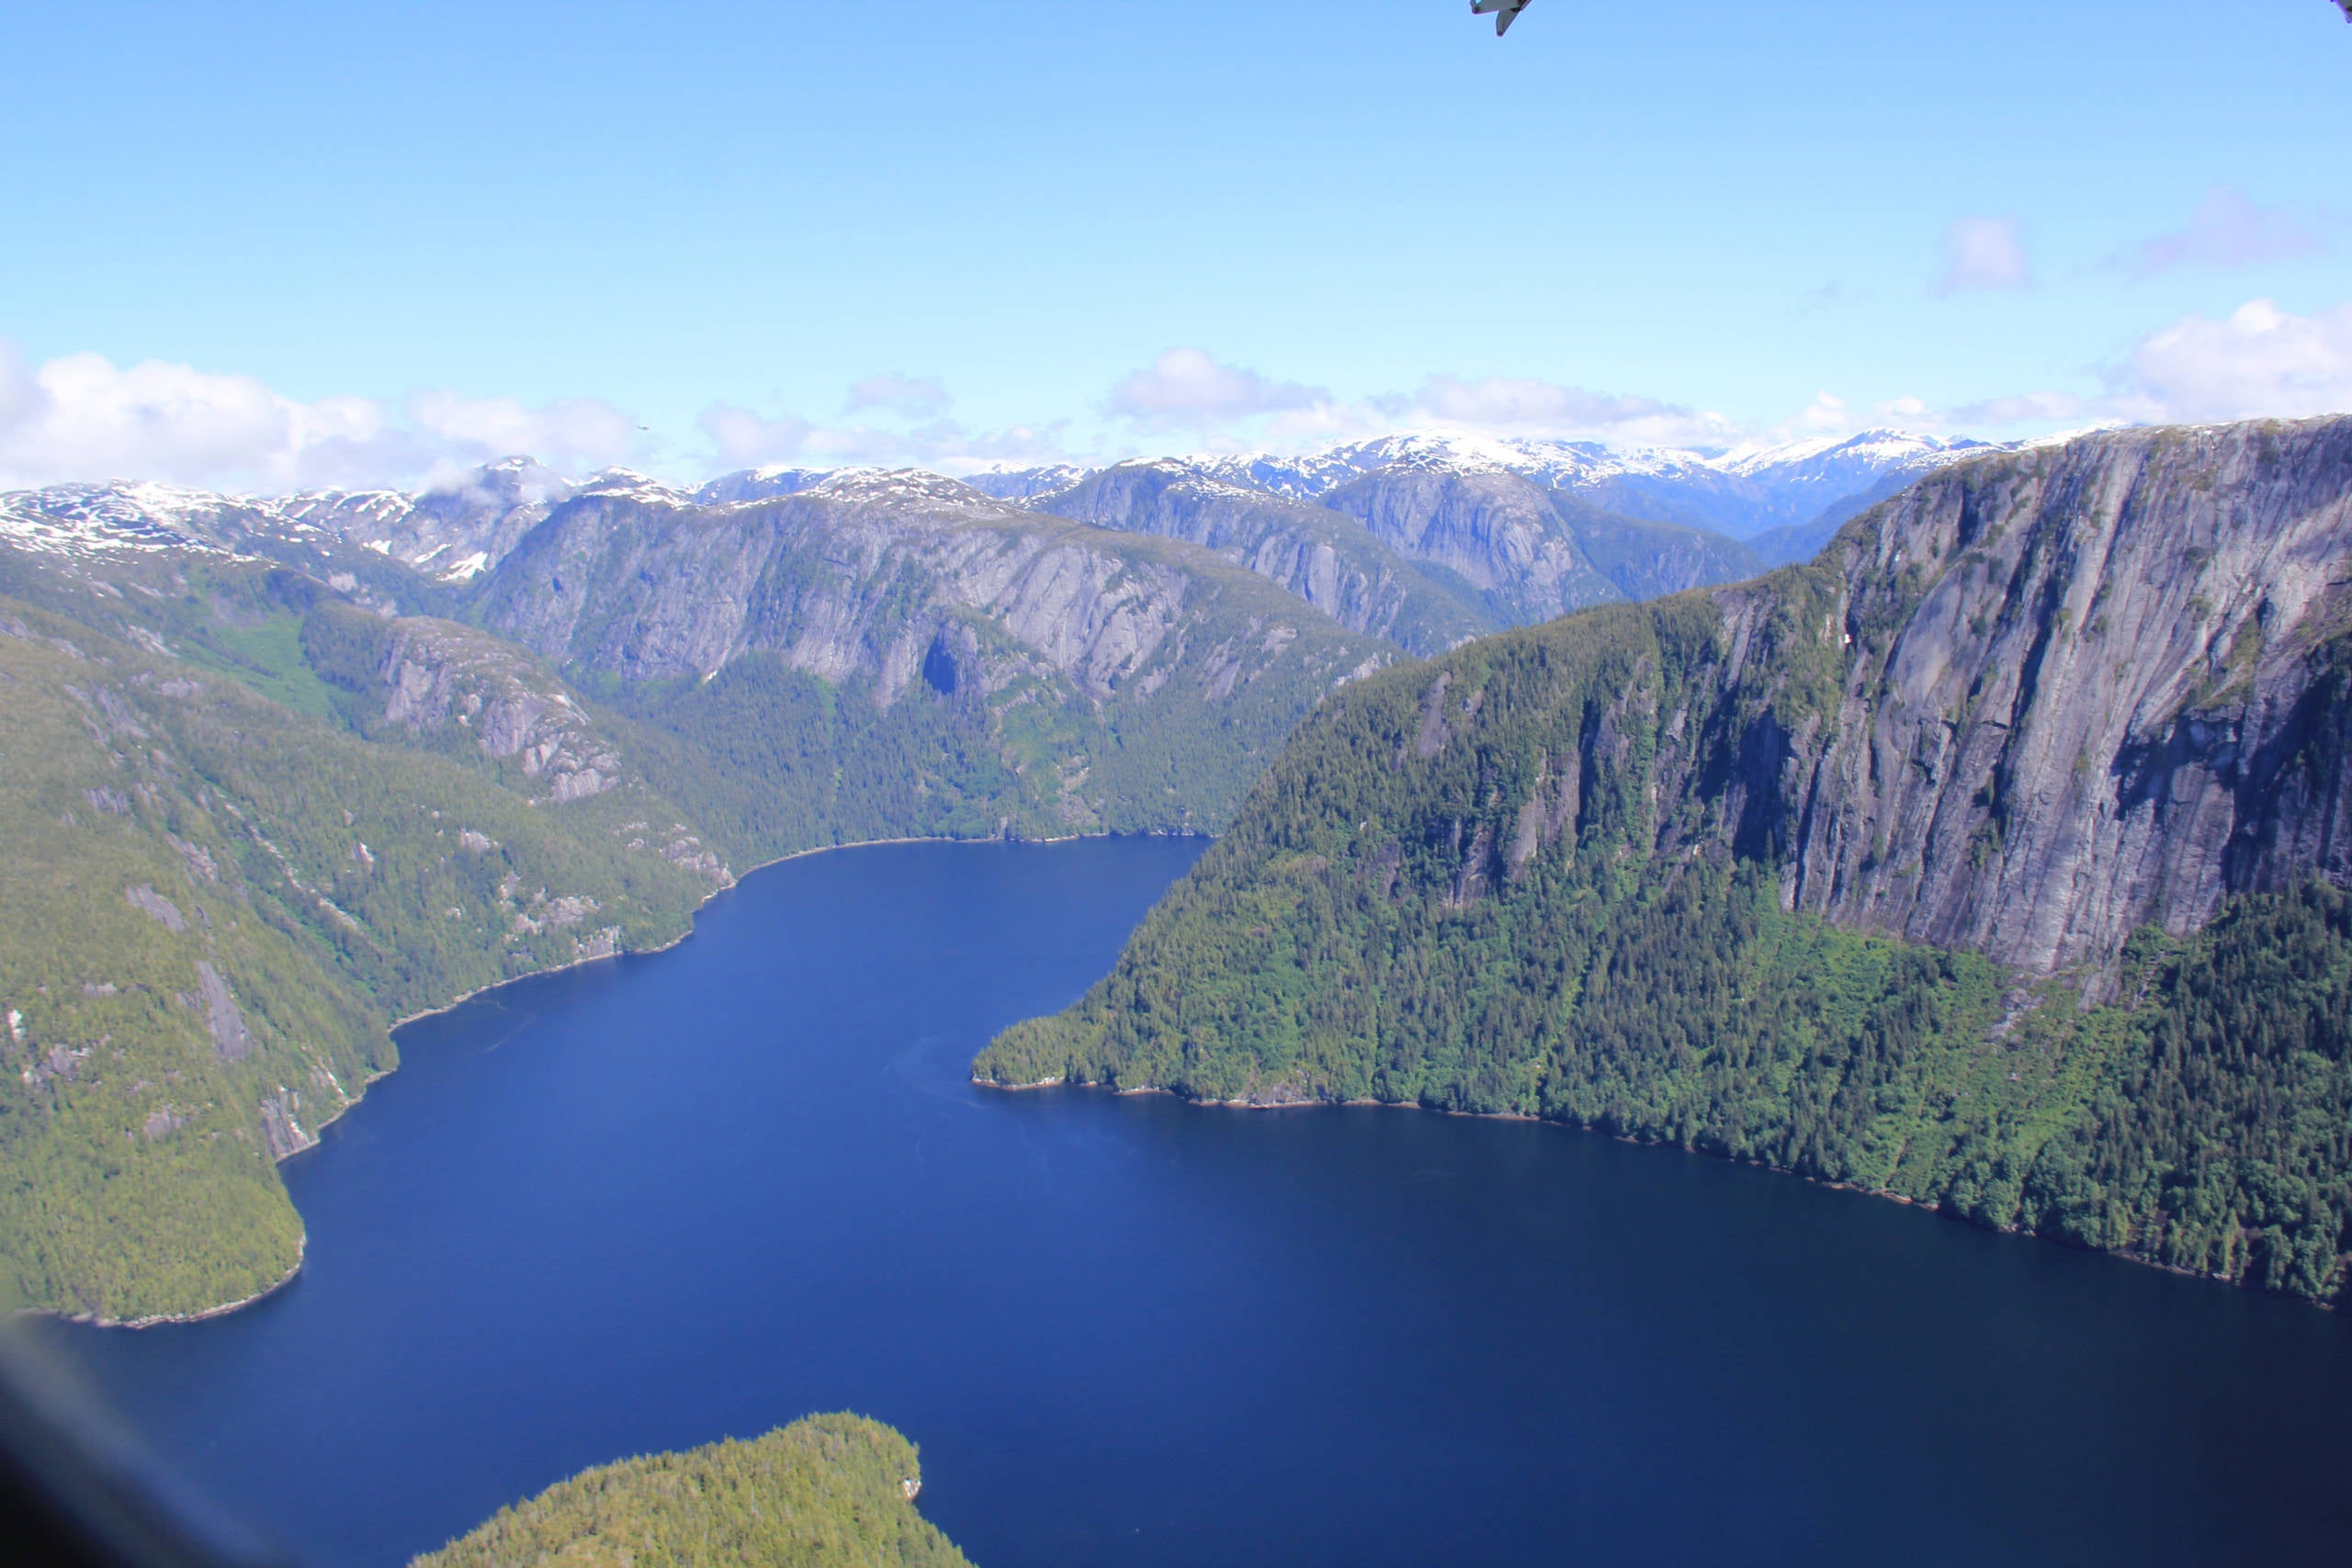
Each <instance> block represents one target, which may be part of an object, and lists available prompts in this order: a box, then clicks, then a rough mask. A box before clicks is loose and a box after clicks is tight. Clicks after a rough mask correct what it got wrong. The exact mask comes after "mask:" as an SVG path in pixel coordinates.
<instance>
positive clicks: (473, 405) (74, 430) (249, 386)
mask: <svg viewBox="0 0 2352 1568" xmlns="http://www.w3.org/2000/svg"><path fill="white" fill-rule="evenodd" d="M637 436H638V430H637V426H636V424H635V423H634V422H633V421H631V420H630V419H629V417H628V415H627V414H624V413H622V412H620V411H619V410H618V409H616V408H614V407H613V406H612V405H611V404H609V403H605V402H603V401H600V400H596V399H594V398H562V399H558V400H554V401H552V402H547V403H538V404H527V403H525V402H523V401H521V400H518V399H514V398H467V397H462V396H460V395H458V393H455V392H450V391H424V392H417V393H414V394H412V395H411V396H409V397H408V398H406V399H404V400H400V401H399V402H397V403H394V402H387V401H384V400H379V399H373V398H360V397H337V398H322V399H320V400H316V401H313V402H303V401H301V400H297V399H293V398H288V397H286V396H284V395H283V394H281V393H278V392H277V391H274V390H272V389H270V388H268V387H266V386H265V385H263V384H262V383H261V382H260V381H258V380H256V379H255V378H253V377H251V376H240V375H223V374H220V373H217V372H212V371H205V370H198V369H197V368H196V367H193V366H187V365H175V364H171V363H168V362H165V361H163V360H154V359H150V360H142V361H141V362H140V363H138V364H136V365H131V366H118V365H116V364H114V363H113V362H112V361H111V360H108V359H107V358H106V357H105V356H104V355H96V354H69V355H62V357H60V358H56V359H52V360H50V361H48V362H47V363H46V364H43V365H41V366H40V367H38V368H35V367H28V365H27V364H26V363H25V361H24V359H23V357H22V356H21V355H18V354H17V353H16V352H15V351H14V350H13V349H8V348H6V346H5V345H0V485H9V486H19V485H38V484H51V483H56V482H59V481H62V480H68V479H118V478H119V479H161V480H164V481H167V482H172V483H178V484H187V485H206V486H223V487H230V488H251V489H258V490H265V491H285V490H294V489H302V488H312V487H321V486H330V485H344V486H360V485H374V484H414V483H426V482H433V481H435V480H438V479H446V478H447V477H449V476H451V475H453V474H456V473H458V472H461V471H463V470H464V469H466V468H471V467H473V466H475V465H477V464H480V463H484V462H489V461H492V460H494V459H496V458H498V457H505V456H507V455H508V454H510V453H516V452H529V453H532V454H535V455H536V456H537V457H540V458H541V459H543V460H544V461H546V462H547V463H548V464H549V465H550V466H551V467H554V468H562V469H566V470H568V471H571V472H582V471H585V470H588V469H592V468H604V467H607V466H609V465H611V464H613V463H616V462H619V461H621V460H623V459H624V458H626V457H629V456H631V455H632V454H633V453H634V452H635V451H636V450H637V448H638V446H639V443H638V440H637Z"/></svg>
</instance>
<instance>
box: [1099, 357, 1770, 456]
mask: <svg viewBox="0 0 2352 1568" xmlns="http://www.w3.org/2000/svg"><path fill="white" fill-rule="evenodd" d="M1107 406H1108V408H1109V410H1110V412H1113V413H1114V414H1117V415H1120V416H1123V417H1124V418H1125V419H1126V420H1127V421H1128V422H1130V423H1131V424H1132V425H1133V426H1135V427H1136V429H1138V430H1140V431H1144V432H1148V433H1154V434H1158V433H1165V432H1168V431H1171V430H1185V431H1193V432H1197V433H1199V434H1201V435H1203V436H1204V437H1205V438H1206V439H1207V441H1208V444H1209V445H1210V446H1212V447H1216V448H1223V447H1238V446H1246V445H1250V444H1253V443H1267V444H1272V445H1275V446H1299V445H1305V444H1312V443H1321V442H1329V441H1337V440H1344V439H1348V438H1351V437H1361V436H1368V435H1380V434H1388V433H1389V432H1392V431H1397V430H1408V429H1410V430H1428V429H1439V430H1442V429H1455V430H1464V431H1475V432H1482V433H1487V434H1511V435H1532V436H1544V437H1552V438H1556V439H1606V440H1612V441H1623V442H1640V443H1655V444H1662V445H1670V444H1677V443H1700V444H1705V443H1710V442H1723V441H1725V440H1728V439H1731V438H1733V437H1734V436H1735V435H1736V431H1735V430H1734V429H1733V427H1732V425H1731V423H1730V422H1729V421H1727V420H1725V419H1724V418H1722V417H1721V416H1720V415H1717V414H1713V413H1705V412H1699V411H1696V410H1693V409H1690V408H1687V407H1684V406H1683V405H1681V404H1679V403H1668V402H1662V401H1660V400H1657V399H1656V398H1645V397H1640V396H1634V395H1630V394H1625V393H1616V392H1595V391H1591V390H1589V389H1585V388H1582V387H1571V386H1566V385H1564V384H1562V383H1559V382H1555V381H1545V380H1539V379H1537V378H1532V377H1521V376H1486V377H1478V378H1465V377H1460V376H1451V375H1433V376H1430V377H1427V378H1424V379H1423V380H1422V382H1421V384H1420V385H1419V387H1417V388H1415V389H1412V390H1410V391H1402V392H1387V393H1380V394H1376V395H1374V396H1372V397H1367V398H1363V399H1361V400H1342V399H1340V398H1337V397H1334V396H1333V395H1332V394H1331V393H1330V392H1329V391H1326V390H1325V389H1322V388H1319V387H1310V386H1306V385H1305V384H1303V383H1301V382H1296V381H1276V380H1274V379H1273V378H1271V377H1268V376H1265V375H1263V374H1261V373H1260V372H1258V371H1256V370H1251V369H1248V368H1246V367H1240V366H1234V365H1227V364H1223V363H1220V362H1219V361H1218V360H1217V359H1216V358H1215V357H1214V356H1212V355H1209V354H1208V353H1207V352H1206V351H1204V350H1202V349H1196V348H1178V349H1170V350H1169V351H1168V352H1167V353H1165V354H1162V355H1160V356H1159V358H1158V359H1156V360H1154V361H1153V362H1152V363H1151V365H1149V366H1148V367H1146V368H1144V369H1141V370H1136V371H1134V372H1132V373H1131V374H1129V375H1128V376H1127V377H1126V378H1125V379H1124V380H1122V381H1121V382H1120V383H1119V384H1118V385H1117V386H1116V387H1114V388H1113V389H1112V390H1111V394H1110V397H1109V400H1108V403H1107Z"/></svg>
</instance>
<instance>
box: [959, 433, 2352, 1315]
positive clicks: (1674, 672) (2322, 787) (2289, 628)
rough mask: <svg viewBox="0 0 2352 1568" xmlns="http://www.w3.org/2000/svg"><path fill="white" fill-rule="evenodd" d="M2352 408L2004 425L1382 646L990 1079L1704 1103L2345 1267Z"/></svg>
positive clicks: (2115, 1239)
mask: <svg viewBox="0 0 2352 1568" xmlns="http://www.w3.org/2000/svg"><path fill="white" fill-rule="evenodd" d="M2347 580H2352V420H2343V419H2337V420H2322V421H2312V422H2306V423H2299V424H2280V423H2258V424H2248V425H2239V426H2229V427H2219V428H2211V429H2198V430H2164V431H2131V432H2121V433H2116V434H2105V435H2098V436H2093V437H2087V438H2084V439H2081V440H2078V441H2075V442H2074V443H2071V444H2069V445H2066V446H2062V447H2053V448H2049V449H2045V450H2039V451H2028V452H2022V453H2016V454H2005V455H2000V456H1994V457H1978V458H1974V459H1971V460H1968V461H1964V462H1962V463H1959V464H1956V465H1954V466H1951V467H1950V468H1945V469H1943V470H1942V471H1940V472H1939V473H1937V474H1935V475H1933V476H1931V477H1930V478H1929V479H1926V480H1924V481H1922V482H1921V483H1920V484H1919V485H1917V486H1916V487H1915V488H1914V489H1912V490H1911V491H1907V492H1905V494H1904V495H1903V496H1901V497H1899V498H1897V499H1896V500H1894V501H1892V502H1887V503H1885V504H1883V505H1882V506H1880V507H1879V508H1877V509H1875V510H1874V511H1872V512H1871V513H1868V514H1866V515H1865V516H1864V517H1862V518H1860V519H1858V520H1856V521H1855V522H1854V523H1853V524H1851V525H1849V526H1848V527H1847V528H1846V529H1845V531H1844V532H1843V533H1842V534H1841V535H1840V536H1838V540H1837V541H1836V543H1835V544H1834V545H1833V547H1831V548H1830V549H1828V550H1827V551H1826V552H1825V553H1824V554H1823V555H1822V556H1821V557H1820V558H1818V559H1817V560H1816V561H1815V562H1814V563H1813V564H1811V565H1810V566H1806V567H1795V568H1787V569H1783V570H1780V571H1778V572H1775V573H1773V574H1771V575H1770V576H1768V577H1765V578H1762V579H1759V580H1758V581H1754V582H1750V583H1747V584H1742V585H1740V586H1737V587H1735V588H1729V589H1721V590H1716V591H1713V592H1695V593H1686V594H1682V595H1679V596H1677V597H1675V598H1672V599H1668V600H1665V601H1661V602H1659V603H1657V604H1649V605H1643V606H1620V607H1610V608H1604V609H1600V610H1595V611H1590V612H1588V613H1586V614H1584V615H1576V616H1571V617H1569V618H1566V619H1565V620H1560V621H1556V622H1553V623H1551V624H1549V625H1545V626H1538V627H1533V628H1530V629H1527V630H1523V631H1517V632H1511V633H1506V634H1503V635H1500V636H1498V637H1489V638H1487V639H1485V640H1483V641H1480V642H1477V643H1474V644H1471V645H1468V646H1466V647H1464V648H1463V649H1458V650H1456V651H1454V652H1453V653H1452V654H1449V655H1447V656H1445V657H1444V658H1442V659H1440V660H1435V661H1432V662H1430V663H1428V664H1420V665H1412V666H1406V667H1402V668H1399V669H1397V670H1393V671H1387V672H1385V673H1384V674H1382V675H1381V676H1379V677H1377V678H1375V679H1374V680H1371V681H1367V682H1363V683H1361V684H1359V685H1356V686H1352V687H1351V688H1349V689H1348V690H1347V691H1346V692H1345V693H1343V694H1341V695H1340V696H1339V697H1337V698H1335V699H1334V700H1333V701H1332V702H1330V703H1329V704H1328V705H1326V706H1325V707H1324V709H1323V710H1322V711H1320V712H1319V713H1317V715H1316V716H1314V717H1313V718H1312V719H1310V720H1309V721H1308V722H1307V723H1306V725H1305V726H1303V727H1302V728H1301V730H1300V732H1299V734H1298V736H1297V737H1296V738H1295V739H1294V741H1293V743H1292V745H1291V746H1290V747H1289V748H1288V750H1286V751H1285V752H1284V754H1283V758H1282V759H1281V761H1279V762H1277V763H1276V765H1275V766H1274V767H1273V768H1272V770H1271V771H1270V772H1269V773H1268V774H1267V775H1266V776H1265V777H1264V778H1263V779H1262V780H1261V782H1260V784H1259V785H1258V787H1257V789H1256V790H1255V791H1254V792H1253V794H1252V795H1251V796H1250V802H1249V804H1248V806H1247V807H1246V808H1245V809H1244V811H1243V812H1242V813H1241V815H1240V817H1239V818H1238V819H1237V821H1236V823H1235V826H1234V829H1233V830H1232V832H1231V833H1229V834H1228V835H1227V837H1226V838H1225V839H1224V840H1223V841H1221V842H1220V843H1219V844H1218V845H1216V848H1214V849H1213V850H1212V851H1211V852H1209V853H1208V854H1207V855H1206V856H1204V858H1203V859H1202V861H1201V862H1200V863H1199V864H1198V866H1197V867H1196V868H1195V870H1194V871H1193V874H1192V875H1191V876H1190V877H1189V878H1188V879H1187V880H1186V881H1185V882H1183V883H1182V884H1180V885H1179V886H1178V887H1177V888H1176V889H1175V890H1174V891H1173V892H1171V893H1170V896H1169V897H1167V898H1166V899H1165V900H1164V901H1163V902H1162V903H1161V905H1160V906H1159V908H1157V909H1155V910H1154V912H1153V913H1152V915H1151V916H1150V917H1149V919H1147V921H1146V922H1145V924H1144V926H1143V928H1142V929H1141V930H1140V931H1138V932H1137V934H1136V938H1135V940H1134V941H1133V942H1132V943H1131V944H1130V946H1129V948H1128V951H1127V953H1125V956H1124V957H1123V958H1122V960H1121V962H1120V964H1119V965H1118V968H1117V969H1116V971H1115V972H1114V974H1113V975H1112V976H1109V977H1108V978H1107V979H1105V980H1104V981H1103V983H1102V984H1101V985H1099V986H1097V987H1095V988H1094V989H1093V990H1092V991H1091V992H1090V993H1089V994H1088V995H1087V996H1086V998H1083V999H1082V1000H1081V1001H1080V1003H1079V1004H1077V1005H1076V1006H1075V1007H1073V1008H1072V1009H1070V1010H1069V1011H1067V1012H1065V1013H1063V1014H1060V1015H1058V1016H1057V1017H1055V1018H1051V1019H1046V1020H1039V1021H1032V1022H1030V1023H1026V1024H1023V1025H1020V1026H1018V1027H1016V1028H1015V1029H1013V1030H1011V1031H1009V1032H1007V1033H1006V1034H1005V1035H1003V1036H1002V1037H1001V1038H1000V1039H999V1040H998V1041H997V1042H995V1043H993V1044H992V1045H991V1046H990V1047H989V1050H988V1051H987V1052H985V1053H984V1054H983V1055H982V1056H981V1057H980V1059H979V1061H978V1063H977V1064H976V1076H978V1077H981V1078H983V1079H986V1080H990V1081H997V1082H1002V1083H1008V1084H1025V1083H1035V1082H1040V1081H1053V1080H1061V1079H1069V1080H1078V1081H1088V1082H1100V1083H1107V1084H1112V1085H1115V1086H1118V1087H1121V1088H1141V1087H1159V1088H1166V1089H1174V1090H1176V1091H1178V1092H1180V1093H1185V1094H1190V1095H1194V1096H1198V1097H1202V1098H1206V1099H1216V1100H1227V1099H1233V1100H1250V1101H1254V1102H1282V1101H1289V1100H1312V1099H1321V1098H1338V1099H1353V1098H1367V1097H1368V1098H1375V1099H1382V1100H1406V1101H1413V1102H1419V1103H1422V1104H1426V1105H1430V1106H1440V1107H1446V1108H1452V1109H1461V1110H1469V1111H1519V1112H1526V1113H1532V1114H1538V1115H1544V1116H1548V1117H1554V1118H1557V1119H1560V1120H1564V1121H1569V1122H1578V1123H1582V1124H1587V1125H1592V1126H1597V1127H1601V1128H1605V1129H1608V1130H1611V1131H1614V1132H1619V1133H1623V1134H1630V1135H1634V1136H1638V1137H1644V1138H1655V1139H1670V1140H1673V1141H1676V1142H1679V1143H1682V1144H1686V1145H1692V1146H1697V1147H1702V1148H1707V1149H1711V1150H1714V1151H1717V1152H1721V1153H1724V1154H1728V1155H1732V1156H1737V1157H1742V1158H1749V1159H1756V1160H1760V1161H1764V1162H1767V1163H1770V1164H1773V1165H1776V1166H1780V1167H1782V1168H1789V1169H1793V1170H1798V1171H1803V1172H1805V1173H1807V1174H1810V1175H1815V1176H1819V1177H1823V1178H1826V1179H1835V1180H1840V1181H1849V1182H1853V1183H1857V1184H1860V1185H1863V1186H1866V1187H1870V1188H1872V1189H1880V1190H1889V1191H1893V1192H1895V1193H1899V1194H1902V1195H1904V1196H1906V1197H1909V1198H1912V1199H1915V1200H1917V1201H1927V1202H1931V1203H1936V1204H1939V1205H1943V1206H1945V1207H1948V1208H1950V1209H1951V1210H1953V1211H1955V1212H1957V1213H1964V1214H1967V1215H1969V1216H1971V1217H1973V1218H1976V1219H1979V1220H1981V1221H1984V1222H1985V1223H1988V1224H2001V1225H2013V1226H2021V1227H2025V1228H2030V1229H2034V1230H2039V1231H2042V1232H2047V1233H2050V1234H2053V1235H2064V1236H2067V1237H2070V1238H2073V1239H2075V1240H2078V1241H2081V1242H2083V1243H2086V1244H2087V1245H2092V1246H2098V1247H2110V1248H2114V1249H2117V1250H2120V1251H2124V1252H2127V1253H2130V1254H2131V1255H2134V1256H2139V1257H2144V1258H2151V1259H2154V1260H2157V1261H2162V1262H2165V1263H2168V1264H2173V1265H2177V1266H2179V1267H2183V1268H2188V1269H2198V1270H2200V1271H2209V1272H2217V1273H2222V1274H2226V1275H2228V1276H2230V1277H2232V1278H2236V1279H2244V1280H2251V1281H2253V1282H2256V1283H2260V1284H2265V1285H2268V1286H2272V1287H2275V1288H2279V1289H2286V1290H2291V1291H2295V1292H2300V1293H2302V1294H2306V1295H2312V1296H2316V1297H2327V1298H2333V1297H2335V1296H2336V1295H2337V1294H2339V1293H2340V1292H2342V1291H2343V1289H2344V1280H2345V1273H2346V1269H2345V1254H2346V1232H2345V1226H2346V1221H2347V1219H2352V1073H2348V1072H2347V1063H2346V1043H2347V1027H2348V1026H2352V907H2347V900H2346V896H2345V894H2344V893H2343V892H2342V891H2341V889H2342V886H2343V885H2344V884H2345V883H2346V881H2347V880H2352V867H2347V865H2346V840H2345V833H2346V825H2345V815H2344V810H2343V805H2344V791H2345V789H2346V779H2347V775H2346V766H2345V764H2346V746H2347V740H2348V739H2352V734H2348V733H2347V712H2346V676H2347V671H2352V662H2347V661H2352V639H2347V631H2352V600H2347V598H2346V594H2347V592H2352V590H2348V589H2347Z"/></svg>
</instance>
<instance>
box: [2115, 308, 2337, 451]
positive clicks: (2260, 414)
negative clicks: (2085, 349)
mask: <svg viewBox="0 0 2352 1568" xmlns="http://www.w3.org/2000/svg"><path fill="white" fill-rule="evenodd" d="M2112 380H2113V381H2114V383H2115V389H2114V395H2113V401H2114V403H2115V405H2116V406H2117V408H2118V409H2119V410H2120V412H2124V413H2125V414H2126V415H2127V416H2129V417H2133V418H2139V419H2146V420H2167V421H2185V422H2205V421H2214V420H2229V419H2256V418H2264V417H2272V418H2284V419H2293V418H2301V417H2304V416H2307V415H2311V414H2323V413H2342V412H2352V304H2346V305H2338V306H2336V307H2335V309H2333V310H2320V311H2316V312H2314V313H2313V314H2312V315H2309V316H2295V315H2290V314H2288V313H2287V312H2286V311H2284V310H2280V309H2279V308H2278V305H2276V304H2275V303H2273V302H2272V301H2270V300H2268V299H2253V300H2248V301H2247V302H2246V303H2245V304H2244V305H2241V306H2239V307H2238V308H2237V309H2236V310H2233V311H2232V312H2231V313H2230V314H2229V315H2228V316H2227V317H2225V318H2223V319H2222V320H2219V321H2216V320H2214V319H2212V318H2211V317H2206V316H2183V317H2182V318H2181V319H2180V320H2178V321H2175V322H2173V323H2172V325H2170V326H2168V327H2165V328H2164V329H2163V330H2162V331H2159V332H2155V333H2150V334H2149V335H2148V336H2147V337H2145V338H2143V339H2142V340H2141V341H2140V343H2139V344H2138V345H2137V346H2136V347H2134V348H2133V349H2132V350H2131V355H2130V357H2129V358H2128V359H2127V360H2126V361H2125V363H2124V365H2123V366H2122V367H2121V368H2120V370H2119V371H2118V372H2116V373H2115V375H2114V376H2113V377H2112Z"/></svg>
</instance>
